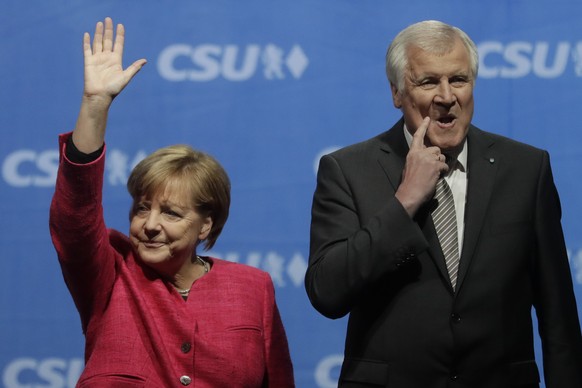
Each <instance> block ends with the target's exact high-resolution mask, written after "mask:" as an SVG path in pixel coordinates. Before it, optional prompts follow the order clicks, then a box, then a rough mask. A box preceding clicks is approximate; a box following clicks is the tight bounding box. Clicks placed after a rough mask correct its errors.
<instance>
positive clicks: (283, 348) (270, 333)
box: [263, 273, 295, 388]
mask: <svg viewBox="0 0 582 388" xmlns="http://www.w3.org/2000/svg"><path fill="white" fill-rule="evenodd" d="M265 279H266V280H265V299H264V304H263V305H264V315H263V316H264V322H263V327H264V333H265V334H264V336H265V360H266V369H267V371H266V374H267V376H266V379H267V381H266V384H265V385H266V386H268V387H275V388H279V387H281V388H292V387H295V383H294V377H293V364H292V362H291V356H290V354H289V345H288V343H287V336H286V334H285V328H284V327H283V322H282V320H281V316H280V314H279V309H278V308H277V303H276V301H275V290H274V288H273V282H272V281H271V278H270V276H269V275H268V274H267V273H265Z"/></svg>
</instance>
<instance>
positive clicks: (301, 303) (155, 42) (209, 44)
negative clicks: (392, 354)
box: [0, 0, 582, 388]
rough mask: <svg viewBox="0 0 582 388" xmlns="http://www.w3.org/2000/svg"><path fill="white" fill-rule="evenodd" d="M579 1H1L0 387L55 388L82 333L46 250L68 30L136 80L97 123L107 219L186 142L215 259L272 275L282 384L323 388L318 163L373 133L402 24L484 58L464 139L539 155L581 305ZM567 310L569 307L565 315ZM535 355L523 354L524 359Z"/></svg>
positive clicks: (121, 218) (383, 121) (386, 121)
mask: <svg viewBox="0 0 582 388" xmlns="http://www.w3.org/2000/svg"><path fill="white" fill-rule="evenodd" d="M581 14H582V3H581V2H580V1H577V0H570V1H564V0H552V1H520V0H512V1H509V0H507V1H501V0H492V1H488V2H467V1H438V2H434V1H426V0H424V1H406V2H393V1H378V0H358V1H348V0H336V1H325V0H293V1H290V0H288V1H282V0H249V1H235V0H232V1H226V0H222V1H219V0H200V1H160V0H157V1H156V0H140V1H123V2H121V1H112V0H109V1H87V0H78V1H65V0H53V1H43V0H28V1H4V2H3V3H2V5H1V6H0V37H1V38H0V128H1V130H2V133H3V139H4V140H3V141H2V142H1V144H0V164H1V168H2V170H1V173H2V175H1V177H0V187H1V189H0V214H1V215H2V216H1V218H0V220H1V221H0V252H1V255H2V256H1V261H0V268H1V270H0V379H1V380H0V381H1V384H2V386H4V387H8V388H23V387H72V386H74V383H75V381H76V379H77V378H78V376H79V374H80V372H81V370H82V368H83V362H82V357H83V337H82V333H81V327H80V323H79V319H78V316H77V312H76V310H75V308H74V305H73V303H72V300H71V298H70V296H69V294H68V292H67V290H66V287H65V285H64V282H63V280H62V276H61V274H60V270H59V267H58V264H57V261H56V256H55V253H54V250H53V247H52V245H51V242H50V238H49V234H48V222H47V221H48V208H49V202H50V198H51V195H52V192H53V187H54V179H55V173H56V168H57V134H58V133H59V132H64V131H68V130H71V129H72V128H73V125H74V122H75V119H76V114H77V110H78V107H79V103H80V97H81V92H82V82H83V70H82V67H83V60H82V34H83V32H85V31H90V32H91V33H92V32H93V29H94V25H95V22H96V21H98V20H103V18H104V17H105V16H111V17H113V19H114V22H123V23H124V24H125V26H126V31H127V38H126V50H125V62H126V64H129V63H131V62H132V61H133V60H135V59H138V58H142V57H145V58H147V59H148V62H149V63H148V64H147V65H146V67H145V68H144V69H143V70H142V71H141V72H140V73H139V74H138V75H137V78H136V79H135V80H134V82H133V83H132V84H131V85H130V86H129V87H128V88H127V89H126V90H125V91H124V92H123V94H122V95H121V96H120V98H119V99H118V100H117V101H115V103H114V106H113V108H112V111H111V114H110V121H109V132H108V138H107V139H108V140H107V141H108V147H109V148H108V149H109V160H108V169H107V172H106V184H105V204H104V206H105V209H106V219H107V221H108V223H109V225H110V226H111V227H114V228H117V229H119V230H121V231H124V232H125V231H127V229H128V219H127V214H128V208H129V196H128V194H127V193H126V190H125V186H124V184H125V180H126V178H127V175H128V172H129V171H130V169H131V167H132V166H133V165H134V164H135V163H136V162H137V161H139V160H140V159H141V158H142V157H143V156H144V155H145V154H147V153H149V152H151V151H153V150H155V149H157V148H159V147H161V146H164V145H168V144H174V143H189V144H191V145H193V146H194V147H195V148H199V149H201V150H204V151H207V152H209V153H211V154H213V155H215V156H216V157H217V158H218V159H219V160H220V161H221V162H222V163H223V165H224V166H225V168H226V169H227V171H228V172H229V174H230V177H231V179H232V184H233V193H232V194H233V203H232V213H231V217H230V220H229V222H228V223H227V226H226V228H225V230H224V233H223V235H222V236H221V238H220V239H219V241H218V244H217V245H216V247H215V249H213V251H212V254H214V255H216V256H218V257H223V258H226V259H229V260H234V261H238V262H241V263H247V264H250V265H253V266H256V267H259V268H262V269H264V270H266V271H268V272H270V274H271V275H272V278H273V281H274V283H275V286H276V293H277V300H278V303H279V307H280V310H281V313H282V316H283V320H284V324H285V326H286V329H287V334H288V338H289V343H290V348H291V353H292V358H293V362H294V367H295V374H296V381H297V386H298V387H334V386H335V385H336V381H337V377H338V372H339V365H340V364H341V359H342V350H343V340H344V330H345V323H346V322H345V319H341V320H338V321H330V320H327V319H325V318H323V317H321V316H319V315H318V314H317V313H316V312H315V311H314V310H313V309H312V307H311V306H310V304H309V301H308V300H307V297H306V295H305V291H304V288H303V275H304V273H305V268H306V265H307V256H308V244H309V238H308V237H309V221H310V205H311V198H312V194H313V190H314V187H315V169H316V165H317V161H318V159H319V157H320V156H321V155H322V154H324V153H327V152H329V151H330V150H333V149H335V148H336V147H341V146H344V145H348V144H351V143H354V142H357V141H360V140H363V139H366V138H368V137H371V136H373V135H375V134H377V133H379V132H382V131H384V130H386V129H387V128H389V127H390V126H391V125H392V124H393V122H395V121H396V120H397V119H398V118H399V116H400V113H399V111H397V110H396V109H394V108H393V106H392V102H391V97H390V91H389V87H388V82H387V81H386V78H385V75H384V54H385V50H386V47H387V45H388V43H389V42H390V40H391V39H392V38H393V37H394V36H395V34H396V33H397V32H398V31H399V30H401V29H402V28H404V27H405V26H407V25H408V24H411V23H413V22H416V21H419V20H424V19H439V20H442V21H445V22H448V23H451V24H454V25H457V26H459V27H461V28H462V29H464V30H465V31H466V32H467V33H468V34H469V35H470V36H472V37H473V39H474V40H475V42H476V43H477V44H478V46H479V50H480V54H481V64H480V66H481V67H480V76H479V79H478V81H477V86H476V89H475V98H476V113H475V117H474V123H475V124H476V125H478V126H480V127H481V128H483V129H486V130H489V131H492V132H496V133H500V134H503V135H507V136H509V137H512V138H515V139H517V140H520V141H524V142H527V143H530V144H532V145H535V146H538V147H542V148H545V149H548V150H549V151H550V154H551V156H552V164H553V169H554V173H555V180H556V185H557V187H558V190H559V192H560V195H561V199H562V207H563V226H564V230H565V236H566V241H567V245H568V249H569V253H570V262H571V268H572V273H573V278H574V281H575V283H576V292H577V298H578V301H579V306H582V304H581V301H582V233H581V231H582V224H581V222H580V216H581V215H582V203H581V201H580V198H582V179H581V174H580V169H581V167H582V151H581V150H580V149H581V148H580V145H581V144H582V131H581V130H580V128H581V126H582V124H581V123H580V111H581V105H580V101H581V100H582V87H581V86H582V23H580V15H581ZM581 310H582V307H581ZM537 346H538V357H539V344H538V345H537Z"/></svg>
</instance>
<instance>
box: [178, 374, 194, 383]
mask: <svg viewBox="0 0 582 388" xmlns="http://www.w3.org/2000/svg"><path fill="white" fill-rule="evenodd" d="M180 382H181V383H182V385H190V383H191V382H192V379H191V378H190V376H182V377H180Z"/></svg>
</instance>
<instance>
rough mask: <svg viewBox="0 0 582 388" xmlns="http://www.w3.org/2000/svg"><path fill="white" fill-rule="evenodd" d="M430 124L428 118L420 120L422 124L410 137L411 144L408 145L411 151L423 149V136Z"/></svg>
mask: <svg viewBox="0 0 582 388" xmlns="http://www.w3.org/2000/svg"><path fill="white" fill-rule="evenodd" d="M429 124H430V117H425V118H424V119H423V120H422V124H420V126H419V127H418V128H417V129H416V132H414V135H413V136H412V143H411V144H410V148H411V149H422V148H424V136H425V135H426V131H427V129H428V125H429Z"/></svg>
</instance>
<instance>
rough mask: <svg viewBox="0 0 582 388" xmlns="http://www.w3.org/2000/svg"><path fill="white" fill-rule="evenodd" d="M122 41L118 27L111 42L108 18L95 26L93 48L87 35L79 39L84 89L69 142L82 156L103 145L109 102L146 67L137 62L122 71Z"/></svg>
mask: <svg viewBox="0 0 582 388" xmlns="http://www.w3.org/2000/svg"><path fill="white" fill-rule="evenodd" d="M124 39H125V30H124V28H123V25H121V24H118V25H117V32H116V33H115V40H114V39H113V21H112V20H111V18H105V22H104V23H103V22H99V23H97V26H96V27H95V36H94V37H93V47H91V38H90V36H89V33H87V32H86V33H85V34H84V35H83V55H84V58H85V86H84V91H83V98H82V101H81V109H80V111H79V117H78V118H77V124H76V125H75V130H74V131H73V142H74V143H75V146H76V147H77V148H78V149H79V150H80V151H82V152H85V153H91V152H94V151H96V150H98V149H99V148H100V147H101V146H102V145H103V142H104V140H105V129H106V126H107V115H108V112H109V107H110V106H111V102H112V101H113V99H114V98H115V96H117V95H118V94H119V93H121V91H122V90H123V88H125V87H126V86H127V84H128V83H129V81H131V79H132V78H133V76H135V75H136V74H137V72H138V71H139V70H140V69H141V68H142V67H143V65H145V63H146V60H145V59H138V60H137V61H135V62H133V63H132V64H131V65H130V66H129V67H128V68H126V69H125V70H123V63H122V59H123V44H124Z"/></svg>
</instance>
